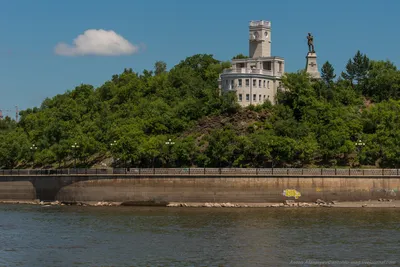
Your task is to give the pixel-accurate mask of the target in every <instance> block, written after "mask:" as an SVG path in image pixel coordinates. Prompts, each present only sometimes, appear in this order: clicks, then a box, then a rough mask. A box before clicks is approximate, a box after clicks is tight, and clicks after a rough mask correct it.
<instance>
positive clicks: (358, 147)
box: [355, 139, 365, 153]
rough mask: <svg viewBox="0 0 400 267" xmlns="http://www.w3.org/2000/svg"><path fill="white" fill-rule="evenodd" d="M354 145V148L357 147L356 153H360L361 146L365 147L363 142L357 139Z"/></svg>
mask: <svg viewBox="0 0 400 267" xmlns="http://www.w3.org/2000/svg"><path fill="white" fill-rule="evenodd" d="M355 145H356V147H357V149H358V153H360V151H361V148H362V147H363V146H365V143H364V142H363V141H361V139H358V141H357V142H356V143H355Z"/></svg>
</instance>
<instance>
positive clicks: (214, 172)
mask: <svg viewBox="0 0 400 267" xmlns="http://www.w3.org/2000/svg"><path fill="white" fill-rule="evenodd" d="M47 175H52V176H66V175H91V176H92V175H102V176H103V175H113V176H115V175H118V176H124V175H125V176H129V177H131V176H152V175H155V176H164V175H165V176H191V177H196V176H200V177H204V176H243V177H246V176H258V177H274V176H278V177H282V176H283V177H284V176H297V177H316V176H322V177H335V176H337V177H342V176H352V177H359V176H361V177H369V176H370V177H382V176H400V169H353V168H103V169H85V168H81V169H79V168H77V169H0V176H47Z"/></svg>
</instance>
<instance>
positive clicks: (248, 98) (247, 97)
mask: <svg viewBox="0 0 400 267" xmlns="http://www.w3.org/2000/svg"><path fill="white" fill-rule="evenodd" d="M246 101H247V102H249V101H250V95H249V94H246Z"/></svg>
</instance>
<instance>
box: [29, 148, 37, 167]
mask: <svg viewBox="0 0 400 267" xmlns="http://www.w3.org/2000/svg"><path fill="white" fill-rule="evenodd" d="M30 149H31V151H32V165H33V167H34V165H35V152H36V150H37V149H38V148H37V146H36V145H35V144H32V146H31V147H30Z"/></svg>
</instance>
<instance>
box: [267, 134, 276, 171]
mask: <svg viewBox="0 0 400 267" xmlns="http://www.w3.org/2000/svg"><path fill="white" fill-rule="evenodd" d="M274 144H275V143H274V140H271V141H270V142H268V146H270V147H271V148H272V151H271V167H272V169H274V166H275V165H274V161H275V157H274V151H273V150H274Z"/></svg>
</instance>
